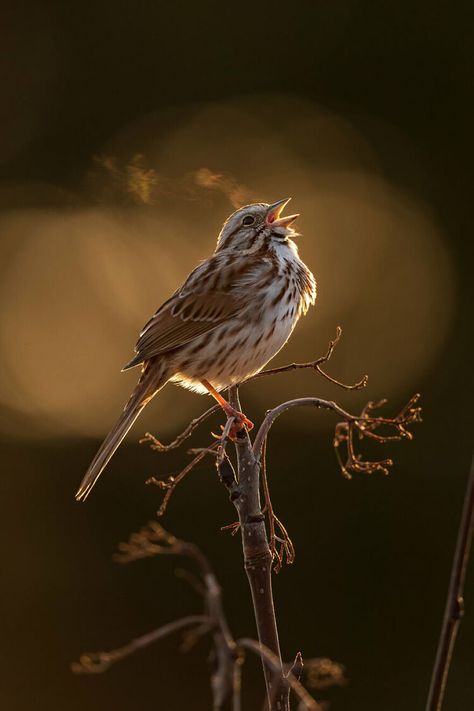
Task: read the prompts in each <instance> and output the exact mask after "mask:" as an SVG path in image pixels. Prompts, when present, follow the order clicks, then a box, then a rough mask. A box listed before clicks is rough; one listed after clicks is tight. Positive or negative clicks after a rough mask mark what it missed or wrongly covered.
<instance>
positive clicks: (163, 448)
mask: <svg viewBox="0 0 474 711" xmlns="http://www.w3.org/2000/svg"><path fill="white" fill-rule="evenodd" d="M218 410H220V405H213V406H212V407H210V408H209V409H208V410H206V412H203V413H202V415H199V417H195V418H194V420H191V422H190V423H189V425H188V426H187V427H186V428H185V429H184V430H183V431H182V432H181V434H179V435H178V436H177V437H176V438H175V439H174V440H173V441H172V442H170V443H169V444H163V443H162V442H160V440H159V439H157V438H156V437H155V436H154V435H152V434H151V433H150V432H146V433H145V436H144V437H142V439H141V440H140V444H146V443H148V444H150V447H151V448H152V449H154V450H156V451H157V452H169V450H170V449H176V448H177V447H179V446H180V445H181V444H182V443H183V442H184V440H185V439H187V438H188V437H190V436H191V435H192V433H193V432H194V430H195V429H196V427H199V425H200V424H201V423H202V422H204V421H205V420H207V419H208V418H209V417H211V415H213V414H214V413H215V412H218Z"/></svg>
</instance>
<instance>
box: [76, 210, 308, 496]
mask: <svg viewBox="0 0 474 711" xmlns="http://www.w3.org/2000/svg"><path fill="white" fill-rule="evenodd" d="M289 200H290V198H288V199H286V200H279V201H278V202H275V203H273V205H267V204H266V203H256V204H254V205H247V206H246V207H242V208H240V209H239V210H237V211H236V212H234V213H233V214H232V215H231V216H230V217H229V218H228V220H227V221H226V222H225V223H224V226H223V227H222V230H221V232H220V234H219V238H218V240H217V247H216V250H215V252H214V254H213V255H212V256H211V257H209V259H206V260H205V261H204V262H202V263H201V264H200V265H199V266H198V267H196V269H194V271H192V272H191V274H190V275H189V276H188V278H187V279H186V281H185V282H184V284H183V285H182V286H181V287H180V288H179V289H178V290H177V291H176V292H175V293H174V294H173V296H171V298H170V299H168V301H165V303H164V304H163V305H162V306H161V307H160V308H159V309H158V311H157V312H156V313H155V314H154V316H153V317H152V318H151V319H150V321H148V323H147V324H146V325H145V327H144V329H143V331H142V332H141V334H140V337H139V339H138V341H137V344H136V347H135V351H136V356H135V357H134V358H133V359H132V360H131V361H130V362H129V363H127V365H126V366H125V367H124V368H123V370H128V368H133V367H134V366H136V365H140V364H141V365H142V373H141V377H140V379H139V381H138V383H137V385H136V387H135V389H134V391H133V392H132V394H131V396H130V399H129V400H128V402H127V404H126V406H125V409H124V410H123V412H122V414H121V415H120V417H119V419H118V420H117V422H116V424H115V425H114V427H113V428H112V430H111V431H110V433H109V434H108V435H107V437H106V438H105V441H104V442H103V444H102V445H101V447H100V449H99V451H98V452H97V454H96V456H95V457H94V459H93V461H92V463H91V465H90V467H89V469H88V470H87V473H86V475H85V477H84V479H83V481H82V483H81V485H80V487H79V490H78V492H77V494H76V499H77V500H78V501H84V500H85V499H86V497H87V496H88V494H89V493H90V491H91V489H92V487H93V486H94V484H95V482H96V481H97V479H98V478H99V476H100V475H101V473H102V471H103V470H104V468H105V467H106V465H107V463H108V462H109V460H110V459H111V457H112V455H113V454H114V452H115V450H116V449H117V447H118V446H119V445H120V443H121V442H122V440H123V438H124V437H125V435H126V434H127V432H128V430H129V429H130V428H131V426H132V425H133V423H134V422H135V420H136V419H137V417H138V415H139V414H140V413H141V411H142V410H143V408H144V407H145V405H147V403H148V402H149V401H150V400H151V399H152V398H153V396H154V395H156V393H157V392H158V390H160V389H161V388H162V387H163V386H164V385H165V384H166V383H167V382H168V381H169V380H171V381H173V382H177V383H179V384H180V385H183V386H184V387H188V388H191V389H192V390H195V391H196V392H200V393H206V392H209V393H210V394H211V395H212V396H213V397H214V398H215V399H216V400H217V401H218V402H219V403H220V405H221V406H222V408H223V409H224V411H225V412H226V414H227V415H228V416H233V417H234V418H235V424H234V432H236V431H238V430H239V429H241V428H242V427H244V426H246V427H248V428H249V429H251V428H252V427H253V424H252V423H251V422H250V420H248V419H247V418H246V417H245V415H244V414H243V413H241V412H237V411H235V410H234V409H233V408H232V407H231V406H230V404H229V403H228V402H227V401H226V400H225V399H224V398H223V397H222V395H220V393H219V391H220V390H222V389H223V388H226V387H228V386H229V385H233V384H236V383H239V382H242V381H243V380H245V379H246V378H248V377H249V376H251V375H253V374H255V373H258V372H259V371H260V370H261V369H262V368H263V367H264V366H265V364H266V363H268V361H269V360H270V359H271V358H273V356H274V355H275V354H276V353H278V351H279V350H280V349H281V348H282V346H283V345H284V344H285V343H286V341H287V340H288V338H289V336H290V335H291V332H292V331H293V328H294V327H295V324H296V322H297V321H298V319H299V317H300V315H301V314H302V313H303V314H304V313H306V311H307V310H308V307H309V305H310V304H314V301H315V298H316V283H315V280H314V277H313V275H312V273H311V272H310V270H309V269H308V268H307V267H306V265H305V264H304V263H303V262H302V261H301V259H300V258H299V257H298V249H297V247H296V245H295V243H294V242H293V241H292V239H291V237H295V236H296V234H297V233H296V232H295V231H294V230H293V229H292V228H291V227H290V225H291V224H292V223H293V222H294V221H295V220H296V218H297V217H298V215H290V216H289V217H282V216H281V212H282V210H283V208H284V207H285V205H286V204H287V203H288V202H289Z"/></svg>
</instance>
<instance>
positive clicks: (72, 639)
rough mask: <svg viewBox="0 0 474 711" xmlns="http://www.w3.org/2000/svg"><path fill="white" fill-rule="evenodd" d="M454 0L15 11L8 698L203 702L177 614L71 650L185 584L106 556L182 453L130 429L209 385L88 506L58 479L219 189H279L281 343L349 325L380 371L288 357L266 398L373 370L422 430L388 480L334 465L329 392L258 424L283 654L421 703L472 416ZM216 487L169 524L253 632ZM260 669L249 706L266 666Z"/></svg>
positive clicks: (460, 55)
mask: <svg viewBox="0 0 474 711" xmlns="http://www.w3.org/2000/svg"><path fill="white" fill-rule="evenodd" d="M461 9H462V5H461ZM459 10H460V8H458V11H457V13H456V16H452V13H451V12H450V11H449V8H448V7H446V8H445V9H443V10H442V9H440V8H439V7H434V6H433V4H432V3H429V2H421V1H420V2H415V3H408V2H406V3H405V2H400V3H396V4H395V3H390V2H379V3H377V4H376V5H375V6H374V5H373V4H372V3H367V2H359V3H352V2H350V1H349V0H333V1H332V2H325V1H322V0H321V1H319V2H302V3H294V4H292V5H291V6H289V7H284V6H283V5H281V7H280V8H278V7H277V6H276V5H275V4H268V5H265V4H261V5H255V4H252V5H250V6H248V7H247V6H246V5H245V3H243V4H240V5H239V6H230V5H229V6H222V5H220V4H218V3H214V2H207V3H206V2H204V3H200V4H199V5H198V4H195V5H193V4H191V3H187V4H181V3H176V4H172V3H163V2H155V3H151V2H145V3H140V4H139V5H136V4H132V3H121V4H117V3H112V2H108V1H106V2H100V3H90V4H89V3H87V2H86V3H81V4H80V5H77V6H75V7H70V6H69V5H67V6H66V4H63V3H54V2H44V3H41V6H40V5H38V4H36V3H32V2H26V3H23V4H22V5H21V7H19V6H15V8H13V7H12V8H10V9H9V10H7V12H6V17H5V20H4V21H2V26H1V30H0V33H1V40H2V45H3V47H4V48H6V50H7V51H6V52H4V55H3V58H2V60H1V62H2V71H1V73H0V87H1V97H2V105H3V112H2V116H1V118H0V127H1V131H0V170H1V183H0V279H1V281H0V296H1V305H2V308H1V313H0V364H1V368H0V437H1V441H2V444H3V447H2V448H3V456H2V461H3V465H4V466H3V467H2V469H3V473H2V494H3V496H2V500H3V502H4V506H5V516H4V519H3V520H4V526H3V536H2V538H3V541H4V543H5V546H6V554H5V557H4V559H3V560H4V566H3V568H4V570H3V572H4V584H3V586H2V596H4V602H3V605H4V607H3V615H4V617H5V618H6V631H5V633H4V634H2V646H3V647H4V649H3V650H2V651H3V653H4V656H5V661H4V663H3V667H4V671H5V672H7V671H8V673H6V674H5V678H6V681H5V683H4V684H2V690H1V691H0V698H1V696H2V695H3V696H4V707H5V708H8V709H15V710H18V711H26V710H29V709H32V708H35V709H56V708H57V709H61V710H63V709H64V710H65V711H74V710H75V709H82V708H84V707H87V708H90V709H99V708H103V707H109V706H110V707H113V708H115V709H117V710H118V711H122V710H123V711H125V710H126V709H127V710H128V709H131V708H133V709H142V708H143V709H148V708H150V707H151V706H152V705H154V704H156V699H157V698H159V699H161V701H160V706H159V708H160V709H161V708H163V709H166V711H175V710H178V709H182V708H184V707H189V708H191V707H192V708H193V709H196V711H200V710H201V709H202V710H203V711H204V709H208V708H209V703H210V701H209V693H208V685H207V676H206V670H205V668H204V663H203V661H202V660H203V659H204V657H205V651H204V649H201V650H200V651H199V650H198V651H197V652H193V653H192V655H189V656H187V657H184V658H181V657H180V656H179V655H178V652H177V650H176V644H175V643H174V642H164V643H162V644H161V645H159V646H157V647H156V648H155V649H152V650H150V651H149V652H148V653H143V654H141V655H140V657H139V658H138V657H137V658H136V659H132V660H130V661H128V662H126V663H124V664H123V665H122V667H121V668H117V669H114V670H112V671H111V672H110V673H109V674H107V675H105V676H104V677H100V678H75V677H73V676H72V675H71V674H70V672H69V670H68V663H69V662H70V661H71V660H73V659H74V658H76V657H77V656H78V654H79V653H80V652H81V651H83V650H84V649H95V648H102V647H105V648H108V647H112V646H114V645H119V644H121V643H123V642H124V641H126V639H127V638H129V637H131V636H136V635H138V634H140V633H142V632H144V631H146V630H148V629H149V628H152V627H153V626H156V625H158V624H159V623H160V622H164V621H167V620H169V619H171V618H173V617H174V616H177V615H179V614H181V613H185V612H187V611H189V610H191V609H193V606H194V608H195V607H196V606H197V605H198V604H199V603H198V601H195V600H194V599H193V597H192V594H191V593H190V592H189V591H188V590H186V589H184V590H183V585H182V584H181V583H179V582H177V581H176V580H174V578H173V577H172V574H171V573H172V569H173V566H172V564H171V562H169V561H160V562H155V563H153V564H148V563H147V564H143V565H141V566H140V565H136V566H135V567H134V568H128V569H117V567H116V566H114V565H113V564H112V563H111V562H110V557H111V554H112V552H113V548H114V544H115V542H116V541H118V540H120V539H123V538H125V537H126V536H127V534H128V533H129V531H131V530H133V529H134V528H135V527H137V526H139V525H140V524H141V523H143V522H145V521H146V519H147V518H149V517H150V516H152V515H153V513H154V511H155V510H156V507H157V503H158V501H159V493H158V492H157V491H151V490H149V489H146V488H144V487H143V485H142V484H143V481H144V479H145V478H146V477H147V476H149V475H150V474H166V473H167V472H172V471H177V469H178V467H179V463H180V462H181V461H185V458H184V452H183V455H182V457H181V458H180V456H179V455H177V456H173V457H171V456H168V457H167V458H164V457H163V458H161V459H160V458H159V457H158V455H156V454H153V453H151V452H149V451H147V450H146V449H144V448H143V447H142V448H138V447H137V440H138V438H139V437H140V435H141V434H143V432H144V431H145V430H146V429H151V430H152V431H153V432H155V433H156V434H158V435H159V436H160V437H163V438H165V439H166V438H170V437H172V436H173V434H175V433H177V432H178V431H179V430H180V428H182V427H183V426H184V425H185V424H186V423H187V421H188V420H189V419H190V418H191V417H192V416H194V415H196V414H198V413H199V412H201V411H202V410H203V409H205V408H206V407H207V405H208V401H207V400H206V399H204V398H202V397H198V396H196V395H193V394H190V393H188V392H185V391H182V390H180V389H178V388H176V387H173V386H168V387H167V388H166V389H165V390H164V391H163V392H162V393H161V394H160V395H159V397H158V398H157V399H156V401H155V402H154V403H153V404H152V405H151V406H150V407H149V408H148V409H147V411H146V414H145V415H144V416H143V418H142V419H141V421H140V422H139V424H138V425H137V426H136V427H135V428H134V430H133V431H132V433H131V435H130V436H129V438H128V440H127V443H128V444H127V445H126V446H124V447H123V448H122V449H121V450H120V452H119V453H118V455H117V456H116V458H115V459H114V461H113V464H112V465H111V466H110V469H109V470H108V471H107V473H106V475H105V476H104V478H103V480H101V482H100V485H99V486H98V487H97V490H96V491H94V496H93V497H92V498H91V500H90V501H88V502H87V505H85V506H78V505H75V504H74V502H73V494H74V491H75V488H76V486H77V484H78V482H79V480H80V479H81V476H82V473H83V471H84V470H85V468H86V466H87V464H88V462H89V459H90V458H91V456H92V455H93V453H94V450H95V448H96V447H97V446H98V440H99V438H100V437H102V436H103V435H104V434H105V432H106V430H107V429H108V427H109V426H110V424H111V422H112V420H113V419H114V417H115V416H116V415H117V414H118V412H119V410H120V408H121V407H122V405H123V403H124V401H125V400H126V398H127V396H128V392H129V390H130V389H131V387H132V385H133V382H134V380H135V377H136V372H130V373H126V374H120V368H121V366H122V365H123V364H124V363H125V362H126V361H127V360H129V359H130V357H131V353H132V348H133V344H134V342H135V339H136V336H137V333H138V331H139V330H140V328H141V326H142V325H143V323H144V322H145V321H146V320H147V318H148V317H149V316H150V315H151V313H153V311H154V310H155V308H156V307H157V306H158V305H159V304H160V303H161V301H162V300H164V299H165V298H166V297H167V296H168V295H169V294H170V293H171V292H172V291H173V290H174V289H175V288H176V286H177V285H178V284H179V283H180V282H181V281H182V280H183V279H184V277H185V276H186V274H187V273H188V272H189V271H190V270H191V269H192V267H193V266H194V265H195V264H196V262H198V261H199V260H200V259H202V258H204V257H206V256H207V255H208V254H209V253H210V251H212V250H213V248H214V244H215V240H216V236H217V232H218V230H219V228H220V225H221V224H222V221H223V220H224V219H225V218H226V217H227V215H228V214H229V213H230V212H231V211H232V210H233V209H235V207H238V206H240V205H241V204H245V203H246V202H249V201H253V200H256V201H266V202H272V201H274V200H277V199H279V198H282V197H286V196H288V195H291V196H293V203H292V205H291V209H292V211H297V212H300V213H301V218H300V219H299V221H298V228H299V230H300V231H301V233H302V236H301V237H300V238H298V243H299V246H300V251H301V254H302V256H303V258H304V259H305V261H306V262H307V263H308V264H309V265H310V267H311V268H312V270H313V271H314V273H315V275H316V277H317V280H318V301H317V307H316V308H315V309H312V310H311V311H310V313H309V314H308V316H307V317H306V318H305V319H304V321H302V322H301V323H300V324H299V326H298V328H297V331H296V333H295V335H294V337H293V339H292V341H291V342H290V343H289V344H288V346H287V347H286V348H285V350H284V351H283V352H282V353H281V354H280V355H279V356H278V358H277V359H276V360H275V364H277V363H278V364H283V363H285V362H289V361H293V360H300V361H301V360H311V359H313V358H315V357H317V356H318V355H320V354H321V353H323V352H324V351H325V349H326V346H327V342H328V340H329V339H330V338H332V337H333V336H334V334H335V330H336V326H337V325H338V324H340V325H341V326H342V327H343V338H342V341H341V343H340V344H339V346H338V349H337V351H336V353H335V355H334V358H333V361H332V362H331V366H330V372H331V373H332V374H333V375H335V376H336V377H338V378H341V379H343V380H348V381H352V380H356V379H358V378H359V377H360V376H361V375H362V374H363V373H366V372H367V373H368V374H369V385H368V388H367V390H366V391H364V392H363V393H352V394H351V393H344V392H338V391H337V390H336V389H335V388H334V387H332V386H330V385H329V384H327V383H326V382H321V380H320V379H318V378H316V376H314V375H312V374H311V373H309V372H300V373H293V374H288V375H285V376H280V377H279V378H278V379H273V380H271V381H270V380H263V381H260V382H258V383H255V384H254V385H252V386H249V387H246V388H245V389H244V390H243V391H242V396H243V399H244V403H245V410H246V412H247V414H248V415H249V416H250V417H251V418H252V419H254V420H256V421H258V420H259V419H260V418H261V416H262V414H263V412H264V411H265V409H267V408H268V407H270V406H271V405H273V404H276V403H277V402H278V401H280V400H283V399H285V398H287V397H290V396H296V395H304V394H313V395H322V396H325V397H330V398H336V399H338V400H339V402H340V403H341V404H342V405H344V406H345V407H347V408H348V409H352V410H356V409H357V408H359V407H360V406H361V405H362V404H363V403H364V402H365V401H366V400H367V399H378V398H380V397H382V396H387V397H389V398H390V406H391V407H392V408H393V409H394V410H395V409H396V408H397V407H398V406H400V404H401V403H402V401H404V400H406V399H408V397H409V396H410V395H411V394H412V393H413V392H415V391H420V392H421V393H422V396H423V403H424V408H425V423H424V424H423V425H422V426H420V427H418V428H417V429H416V432H415V435H416V438H415V441H414V442H413V444H411V445H408V444H407V443H402V444H400V445H399V446H393V447H390V448H387V449H388V454H390V455H391V456H393V457H394V459H395V461H396V465H395V468H394V472H393V475H392V476H391V477H390V478H389V479H384V478H382V477H374V478H373V479H371V480H363V479H357V480H353V481H351V482H346V481H344V480H343V479H342V478H341V477H340V474H339V473H338V470H337V466H336V463H335V459H334V457H333V454H332V452H331V446H330V444H331V435H332V428H333V425H334V421H333V419H332V418H331V416H330V415H327V414H326V415H325V414H322V413H319V414H318V413H316V414H315V413H304V414H303V413H293V414H291V415H288V416H287V417H286V419H285V420H284V421H282V422H281V423H279V425H278V428H275V435H274V436H273V437H272V441H271V454H270V463H271V477H272V483H273V489H274V496H275V505H276V507H277V509H278V512H279V514H281V516H282V517H283V518H284V520H285V522H286V523H287V524H288V527H289V528H290V530H291V532H292V534H293V538H294V542H295V544H296V547H297V559H296V563H295V565H294V566H293V568H290V569H287V570H285V571H284V572H282V574H281V575H280V576H279V578H278V579H277V581H276V598H277V604H278V611H279V614H280V624H281V627H282V642H283V648H284V653H285V655H286V656H287V657H290V656H292V655H294V653H295V651H296V650H297V649H301V650H302V651H303V654H304V655H306V656H332V657H334V658H335V659H337V660H338V661H341V662H343V663H344V664H346V667H347V673H348V677H349V679H350V685H349V686H348V687H346V688H345V689H343V690H339V691H338V692H337V694H333V695H332V698H333V705H332V708H334V710H335V711H338V710H339V709H340V710H341V711H342V709H347V708H351V709H354V710H355V709H359V708H360V709H362V708H363V709H364V710H365V711H369V710H370V709H379V708H381V707H383V708H384V709H387V710H390V709H393V710H394V711H395V709H397V710H398V709H400V708H401V707H402V705H403V707H404V708H406V709H413V710H415V709H420V708H422V706H423V700H424V697H425V694H426V691H427V685H428V678H429V672H430V668H431V664H432V660H433V655H434V651H435V646H436V638H437V634H438V629H439V625H440V621H441V614H442V609H443V604H444V595H445V591H446V588H447V582H448V576H449V564H450V556H451V552H452V549H453V545H454V538H455V529H456V523H457V516H458V514H459V511H460V506H461V503H462V496H463V487H464V482H465V478H466V475H467V470H468V466H469V457H470V432H471V425H472V418H471V416H470V409H469V395H470V394H471V392H472V391H471V390H470V386H471V379H470V372H469V365H468V364H469V360H468V357H469V352H470V345H471V343H470V342H469V326H470V309H469V296H470V294H471V289H470V280H471V270H472V261H470V260H469V258H468V254H469V247H470V246H471V241H472V214H471V206H470V205H471V188H470V185H469V180H468V176H469V173H470V169H471V162H472V145H473V144H472V119H473V116H472V106H471V104H470V98H469V94H468V89H469V78H470V77H471V78H472V61H471V60H472V56H469V55H470V53H471V54H472V42H471V43H470V42H469V38H468V37H467V31H468V28H469V27H470V26H472V20H473V19H474V18H473V17H472V11H471V12H469V11H468V9H467V5H466V7H465V8H464V10H463V12H460V11H459ZM463 13H464V17H463V16H462V15H463ZM469 14H470V15H471V17H470V18H469V17H468V15H469ZM213 427H214V429H215V428H217V427H218V420H216V421H215V422H214V423H213ZM208 432H209V427H208V426H204V427H203V428H202V431H201V432H200V435H198V436H197V437H196V438H195V439H194V440H193V442H194V443H196V444H198V443H201V444H205V443H206V442H207V438H208ZM384 454H385V453H384ZM232 516H233V514H232V510H231V508H230V507H229V505H228V503H227V502H226V495H225V492H224V491H223V490H222V489H221V488H220V487H219V486H218V484H217V483H216V481H215V476H214V472H213V469H212V466H210V465H208V466H206V467H204V466H203V467H202V468H201V469H199V470H197V471H196V472H195V474H194V476H193V478H192V479H189V480H188V481H187V482H186V483H185V484H183V486H182V488H181V489H180V490H179V491H178V492H177V494H176V498H175V499H174V501H173V502H172V505H171V508H170V511H169V515H168V516H167V518H166V520H165V521H164V523H165V525H168V526H169V527H170V528H171V529H172V530H173V531H174V532H175V533H176V534H178V535H182V536H184V537H186V536H187V537H191V538H192V539H193V540H195V541H196V542H198V543H200V544H201V545H202V546H203V547H204V548H205V549H206V550H207V552H208V554H209V556H210V558H211V559H212V561H213V562H214V564H215V566H216V568H217V571H218V574H219V575H220V577H221V579H222V581H223V583H224V587H225V593H226V601H227V603H228V608H229V617H230V621H231V623H232V625H233V627H234V629H235V630H236V632H238V633H239V634H240V633H242V632H246V633H249V634H253V631H252V630H253V628H252V622H251V617H250V614H251V613H250V608H249V601H248V596H247V591H246V588H245V581H244V579H243V574H242V573H241V571H240V568H239V565H240V560H239V552H238V548H237V545H236V542H235V541H234V540H231V539H229V538H227V537H225V536H224V535H223V534H221V533H219V527H220V525H222V524H225V523H228V522H229V520H230V519H232ZM471 590H472V582H471ZM471 594H472V593H471ZM468 600H469V598H468ZM473 618H474V615H472V614H471V615H470V614H469V607H468V614H467V617H466V620H465V621H464V622H463V628H462V632H461V636H460V640H459V645H458V647H457V649H456V656H455V660H454V666H453V670H452V676H451V681H450V686H449V693H448V697H447V701H446V711H455V710H456V709H458V708H461V707H462V708H469V707H470V706H472V704H473V703H474V686H473V684H472V681H471V678H470V677H471V674H470V669H471V668H472V663H473V655H472V652H471V647H472V639H473V634H474V622H473ZM180 675H185V677H186V678H187V680H188V684H187V685H186V686H183V684H182V683H180V682H179V679H180ZM248 675H249V676H248V677H247V679H248V688H247V692H246V693H247V694H248V699H247V703H248V704H249V708H250V707H252V704H255V703H256V702H255V700H254V699H255V695H256V694H257V692H258V682H257V680H258V666H257V665H255V666H254V667H253V666H251V665H250V667H249V672H248ZM469 700H470V701H469Z"/></svg>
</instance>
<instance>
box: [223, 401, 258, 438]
mask: <svg viewBox="0 0 474 711" xmlns="http://www.w3.org/2000/svg"><path fill="white" fill-rule="evenodd" d="M223 409H224V412H225V414H226V415H227V417H233V418H234V422H233V423H232V426H231V428H230V430H229V435H228V436H229V439H231V440H232V441H233V442H235V439H236V438H237V435H238V433H239V432H240V431H241V430H242V429H243V428H244V427H246V428H247V430H249V431H250V430H253V428H254V424H253V422H252V421H251V420H249V418H248V417H246V416H245V415H244V413H243V412H239V411H238V410H235V409H234V408H233V407H232V406H231V405H227V407H224V408H223Z"/></svg>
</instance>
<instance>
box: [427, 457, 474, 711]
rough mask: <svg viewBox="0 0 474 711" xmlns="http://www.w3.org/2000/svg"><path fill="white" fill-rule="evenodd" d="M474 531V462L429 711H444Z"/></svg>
mask: <svg viewBox="0 0 474 711" xmlns="http://www.w3.org/2000/svg"><path fill="white" fill-rule="evenodd" d="M473 529H474V460H473V462H472V464H471V471H470V474H469V479H468V482H467V489H466V495H465V497H464V506H463V511H462V515H461V521H460V524H459V531H458V539H457V543H456V550H455V553H454V560H453V567H452V571H451V581H450V584H449V591H448V599H447V601H446V609H445V613H444V619H443V625H442V628H441V635H440V638H439V643H438V651H437V654H436V661H435V665H434V668H433V674H432V678H431V685H430V690H429V695H428V701H427V704H426V711H440V709H441V707H442V705H443V699H444V693H445V690H446V683H447V680H448V672H449V667H450V664H451V659H452V656H453V649H454V644H455V642H456V636H457V633H458V629H459V624H460V622H461V618H462V616H463V614H464V598H463V594H464V581H465V579H466V568H467V563H468V560H469V552H470V549H471V543H472V535H473Z"/></svg>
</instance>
